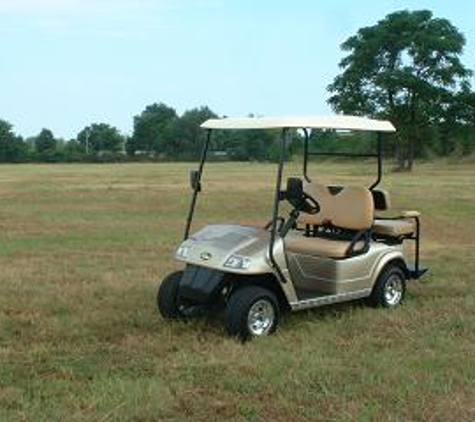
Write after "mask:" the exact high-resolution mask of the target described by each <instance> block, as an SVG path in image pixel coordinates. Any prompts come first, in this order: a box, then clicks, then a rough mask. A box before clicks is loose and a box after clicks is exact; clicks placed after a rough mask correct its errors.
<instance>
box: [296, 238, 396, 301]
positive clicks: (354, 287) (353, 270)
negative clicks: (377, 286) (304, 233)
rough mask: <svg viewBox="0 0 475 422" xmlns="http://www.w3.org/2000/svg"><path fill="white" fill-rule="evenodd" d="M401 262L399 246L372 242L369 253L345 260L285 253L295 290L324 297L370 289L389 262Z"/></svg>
mask: <svg viewBox="0 0 475 422" xmlns="http://www.w3.org/2000/svg"><path fill="white" fill-rule="evenodd" d="M396 258H401V259H404V256H403V250H402V246H401V245H392V246H389V245H385V244H382V243H376V242H372V244H371V247H370V249H369V251H368V252H367V253H365V254H363V255H359V256H355V257H353V258H348V259H330V258H325V257H320V256H312V255H304V254H294V253H288V254H287V259H288V262H289V270H290V274H291V277H292V280H293V282H294V284H295V286H296V288H300V289H308V290H316V291H319V292H321V293H323V294H342V293H351V292H356V291H360V290H365V289H372V287H373V285H374V283H375V282H376V278H377V276H378V274H379V272H380V270H381V268H382V267H383V266H384V265H385V263H387V262H389V261H390V260H391V259H396Z"/></svg>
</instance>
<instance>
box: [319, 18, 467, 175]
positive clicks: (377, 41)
mask: <svg viewBox="0 0 475 422" xmlns="http://www.w3.org/2000/svg"><path fill="white" fill-rule="evenodd" d="M464 45H465V39H464V37H463V35H462V34H461V33H460V32H459V31H458V30H457V28H455V27H454V26H453V25H452V24H451V23H450V22H449V21H448V20H447V19H439V18H434V17H433V16H432V13H431V12H430V11H427V10H422V11H414V12H410V11H399V12H395V13H392V14H390V15H388V16H386V18H385V19H383V20H381V21H380V22H378V23H377V24H376V25H374V26H370V27H366V28H362V29H360V30H359V31H358V33H357V34H356V35H355V36H352V37H350V38H348V39H347V40H346V41H345V42H344V43H343V44H342V49H343V50H344V51H345V52H349V54H348V56H346V57H345V58H344V59H343V60H342V61H341V62H340V67H341V68H342V69H343V71H342V73H341V74H340V75H338V76H337V77H336V78H335V80H334V82H333V83H332V84H331V85H330V86H329V87H328V90H329V91H330V92H331V93H332V96H331V97H330V99H329V103H330V105H331V106H332V107H333V108H334V109H335V110H336V111H338V112H343V113H348V114H357V115H366V116H371V117H381V118H388V119H390V120H391V121H392V122H393V123H394V124H395V125H396V126H397V128H398V134H397V146H398V148H397V150H398V153H397V158H398V167H399V168H400V169H407V170H411V169H412V165H413V160H414V156H415V154H416V152H419V151H421V149H422V147H423V145H422V143H423V140H424V139H425V137H426V136H427V134H428V133H430V130H431V127H433V126H434V125H437V124H439V123H440V122H441V121H443V120H444V118H445V116H446V112H447V103H452V104H454V102H457V100H458V99H459V98H460V97H458V94H459V93H460V92H461V91H462V90H464V89H465V90H467V89H469V88H470V85H469V82H468V78H469V77H470V76H471V74H472V72H471V71H470V70H469V69H467V68H466V67H464V65H463V64H462V63H461V61H460V55H461V54H462V52H463V47H464Z"/></svg>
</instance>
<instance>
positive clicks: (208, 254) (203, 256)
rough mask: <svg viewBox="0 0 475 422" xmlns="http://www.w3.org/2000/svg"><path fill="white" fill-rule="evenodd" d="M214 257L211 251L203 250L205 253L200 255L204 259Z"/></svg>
mask: <svg viewBox="0 0 475 422" xmlns="http://www.w3.org/2000/svg"><path fill="white" fill-rule="evenodd" d="M212 257H213V255H211V254H210V253H209V252H203V253H202V254H201V255H200V258H201V259H202V260H203V261H209V260H210V259H211V258H212Z"/></svg>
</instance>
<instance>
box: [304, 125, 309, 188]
mask: <svg viewBox="0 0 475 422" xmlns="http://www.w3.org/2000/svg"><path fill="white" fill-rule="evenodd" d="M303 133H304V135H305V139H304V144H303V176H304V177H305V180H306V181H307V182H310V178H309V177H308V174H307V168H308V141H309V135H308V129H307V128H304V129H303Z"/></svg>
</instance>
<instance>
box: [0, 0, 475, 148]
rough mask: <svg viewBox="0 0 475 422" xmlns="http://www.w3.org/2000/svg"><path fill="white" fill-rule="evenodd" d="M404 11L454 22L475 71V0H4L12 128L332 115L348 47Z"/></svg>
mask: <svg viewBox="0 0 475 422" xmlns="http://www.w3.org/2000/svg"><path fill="white" fill-rule="evenodd" d="M401 9H409V10H420V9H429V10H432V11H433V12H434V14H435V16H437V17H444V18H448V19H449V20H450V21H451V22H452V23H453V24H454V25H455V26H456V27H458V28H459V30H460V31H461V32H462V33H463V34H464V35H465V37H466V40H467V45H466V50H465V53H464V56H463V62H464V63H465V64H466V65H467V66H468V67H470V68H471V69H475V25H473V18H474V16H475V2H474V1H468V0H452V1H447V0H432V1H429V0H426V1H425V0H419V1H416V0H407V1H405V0H398V1H396V0H379V1H376V0H372V1H370V0H359V1H355V0H332V1H316V0H313V1H312V0H292V1H291V0H254V1H251V0H0V119H4V120H7V121H9V122H10V123H12V124H13V125H14V130H15V131H16V132H17V133H19V134H21V135H23V136H25V137H27V136H32V135H35V134H37V133H38V132H39V131H40V130H41V129H42V128H43V127H47V128H49V129H51V130H53V132H54V133H55V135H56V136H58V137H63V138H65V139H70V138H73V137H75V136H76V135H77V133H78V132H79V131H80V130H81V129H82V128H84V127H85V126H86V125H89V124H91V123H94V122H104V123H110V124H112V125H114V126H116V127H118V128H119V129H120V130H121V131H123V132H124V133H127V134H128V133H131V131H132V128H133V116H135V115H137V114H140V113H141V111H142V110H143V109H144V108H145V107H146V106H147V105H149V104H152V103H154V102H164V103H166V104H168V105H170V106H172V107H174V108H175V109H176V110H177V111H178V113H183V112H184V111H185V110H187V109H190V108H193V107H198V106H201V105H208V106H209V107H210V108H211V109H212V110H214V111H215V112H216V113H218V114H220V115H227V116H245V115H247V114H249V113H255V114H261V115H266V116H279V115H286V116H294V115H324V114H328V113H331V110H330V108H329V107H328V105H327V103H326V100H327V98H328V94H327V92H326V87H327V86H328V85H329V84H330V83H331V82H332V80H333V78H334V77H335V76H336V75H337V74H338V62H339V61H340V60H341V58H342V57H343V55H342V52H341V50H340V44H341V43H342V42H343V41H344V40H345V39H346V38H348V37H349V36H351V35H353V34H354V33H355V32H356V31H357V30H358V29H359V28H361V27H363V26H368V25H373V24H375V23H376V22H377V21H378V20H380V19H382V18H384V16H385V15H387V14H388V13H391V12H393V11H396V10H401Z"/></svg>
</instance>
